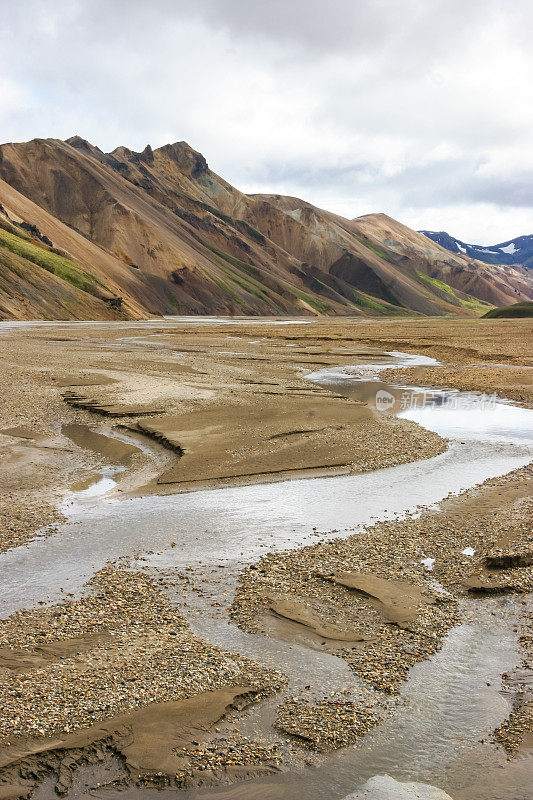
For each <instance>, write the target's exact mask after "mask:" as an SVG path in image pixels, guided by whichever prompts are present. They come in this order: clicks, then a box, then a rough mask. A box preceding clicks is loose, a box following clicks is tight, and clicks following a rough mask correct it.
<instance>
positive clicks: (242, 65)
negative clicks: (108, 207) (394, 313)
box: [0, 0, 533, 244]
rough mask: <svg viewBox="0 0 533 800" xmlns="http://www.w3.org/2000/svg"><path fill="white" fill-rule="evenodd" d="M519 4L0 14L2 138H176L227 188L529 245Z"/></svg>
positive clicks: (160, 6)
mask: <svg viewBox="0 0 533 800" xmlns="http://www.w3.org/2000/svg"><path fill="white" fill-rule="evenodd" d="M532 29H533V3H532V2H530V0H513V2H512V3H510V2H507V0H505V1H502V0H431V2H428V0H329V1H328V2H325V1H324V0H192V2H191V0H186V1H185V0H149V2H147V0H142V1H141V0H127V2H126V1H125V0H124V1H123V0H45V1H42V2H37V1H36V0H18V2H13V0H0V139H1V140H2V141H24V140H27V139H32V138H34V137H47V136H52V137H57V138H61V139H64V138H67V137H69V136H71V135H73V134H74V133H77V134H79V135H81V136H83V137H84V138H86V139H89V140H90V141H91V142H93V143H94V144H97V145H98V146H99V147H101V148H102V149H103V150H111V149H113V148H114V147H116V146H117V145H119V144H124V145H127V146H128V147H130V148H132V149H134V150H141V149H143V148H144V146H145V145H146V144H147V143H148V142H149V143H150V144H151V145H152V146H153V147H156V146H159V145H161V144H164V143H166V142H172V141H177V140H181V139H185V140H186V141H187V142H189V144H190V145H192V146H193V147H194V148H195V149H197V150H200V151H201V152H202V153H203V154H204V155H205V156H206V158H207V160H208V162H209V165H210V166H211V168H212V169H214V170H215V171H216V172H218V173H219V174H221V175H222V176H223V177H225V178H226V179H227V180H229V181H230V182H231V183H233V184H235V185H236V186H237V187H238V188H240V189H242V190H244V191H250V192H252V191H253V192H261V191H265V192H266V191H268V192H280V193H287V194H294V195H298V196H300V197H304V198H305V199H307V200H310V201H311V202H313V203H315V204H317V205H320V206H322V207H325V208H328V209H330V210H332V211H336V212H338V213H341V214H344V215H345V216H348V217H355V216H358V215H359V214H365V213H368V212H372V211H384V212H386V213H388V214H390V215H391V216H393V217H395V218H397V219H399V220H401V221H402V222H405V223H406V224H408V225H410V226H412V227H413V228H428V229H434V230H443V229H444V230H448V231H449V232H450V233H453V234H454V235H456V236H458V237H459V238H461V239H463V240H465V241H467V242H474V243H483V244H494V243H496V242H501V241H504V240H506V239H509V238H511V237H514V236H517V235H520V234H524V233H533V136H532V132H533V103H532V102H531V87H532V86H533V55H532V52H533V51H532V48H531V40H530V36H531V31H532Z"/></svg>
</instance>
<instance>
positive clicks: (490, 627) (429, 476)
mask: <svg viewBox="0 0 533 800" xmlns="http://www.w3.org/2000/svg"><path fill="white" fill-rule="evenodd" d="M416 363H421V364H427V363H436V362H434V361H433V360H432V359H427V358H424V357H420V358H418V357H413V356H408V355H406V354H403V353H397V352H393V353H390V354H388V357H387V359H386V360H380V361H379V364H375V365H371V364H370V365H369V364H365V365H364V366H354V367H353V368H349V369H348V368H343V369H326V370H322V371H320V372H318V373H313V374H312V375H309V376H308V379H309V380H312V381H314V382H316V383H319V384H321V385H323V386H329V387H331V388H334V390H335V391H336V392H339V393H344V394H347V395H349V396H354V397H356V398H357V399H363V400H364V401H365V402H367V403H369V404H371V405H373V407H375V408H377V409H378V411H380V410H383V411H389V412H392V413H397V414H398V416H400V417H405V418H407V419H411V420H413V421H415V422H418V423H419V424H420V425H422V426H424V427H426V428H428V429H430V430H432V431H435V432H437V433H439V434H440V435H442V436H444V437H446V438H448V439H449V446H448V448H447V450H446V452H444V453H442V454H441V455H438V456H436V457H434V458H431V459H427V460H424V461H418V462H414V463H412V464H406V465H402V466H398V467H392V468H389V469H383V470H379V471H376V472H373V473H366V474H361V475H342V476H330V477H316V478H307V479H297V480H289V481H284V482H279V483H271V484H258V485H251V486H238V487H230V488H222V489H211V490H202V491H197V492H191V493H187V494H175V495H171V496H167V497H159V496H157V497H152V496H150V497H145V498H134V499H125V500H120V499H117V497H116V493H113V491H111V492H109V491H108V490H112V489H113V487H114V485H115V483H114V480H113V477H112V476H111V475H108V476H103V478H102V480H103V481H104V483H103V484H102V483H100V484H99V486H98V489H97V491H95V490H94V487H93V488H92V489H90V490H88V491H85V492H83V491H81V492H78V493H73V494H72V495H71V496H70V497H69V498H68V500H67V501H66V503H65V506H64V511H65V513H66V514H67V517H68V521H67V523H66V524H65V525H64V526H62V529H61V530H60V532H59V533H58V534H56V535H53V536H51V537H49V538H45V539H39V538H37V539H35V540H34V541H33V542H31V543H30V544H29V546H27V547H21V548H17V549H14V550H11V551H9V552H7V553H4V554H2V555H0V569H1V574H2V588H3V592H2V595H3V596H2V601H1V614H2V616H7V615H9V614H10V613H12V612H13V611H15V610H17V609H19V608H23V607H29V606H31V605H33V604H36V603H37V602H39V601H43V600H44V601H46V602H54V601H57V600H59V599H61V596H62V593H61V591H60V590H61V588H63V589H64V590H65V591H69V592H73V593H78V592H80V591H81V590H82V589H83V586H84V584H85V583H86V581H87V580H88V579H89V578H90V577H91V575H93V574H94V572H95V571H97V570H98V569H99V568H101V567H102V566H103V565H104V564H105V563H106V562H107V561H110V560H114V559H116V558H119V557H120V556H128V555H142V556H143V558H144V561H143V566H145V567H156V568H165V569H169V568H181V567H183V566H186V565H192V566H195V565H197V566H198V568H201V569H202V570H207V571H209V570H212V571H218V573H217V574H219V575H221V576H222V578H224V576H226V580H227V581H228V582H229V583H228V585H231V582H232V580H234V575H235V572H236V571H237V570H238V569H240V568H241V567H242V566H244V565H246V564H247V563H250V562H252V561H254V560H256V559H257V558H259V557H260V556H261V555H263V554H264V553H265V552H268V551H269V550H270V551H273V550H281V549H286V548H288V547H297V546H300V545H303V544H309V543H312V542H315V541H316V538H314V536H313V533H315V532H316V531H320V532H321V535H322V538H323V539H326V538H328V536H342V535H349V534H351V533H353V532H354V531H357V530H358V529H360V528H361V527H362V526H364V525H367V524H371V523H374V522H376V521H378V520H393V519H396V518H399V517H402V516H403V515H406V514H410V513H416V511H417V509H419V508H420V507H426V506H432V505H435V504H437V503H438V502H439V501H441V500H443V499H444V498H445V497H447V496H448V495H449V494H450V493H454V494H456V493H460V492H463V491H465V490H467V489H469V488H471V487H473V486H475V485H477V484H479V483H481V482H483V481H484V480H486V479H488V478H492V477H496V476H500V475H504V474H506V473H508V472H510V471H512V470H514V469H516V468H518V467H521V466H524V465H526V464H528V463H529V462H530V461H531V460H533V411H530V410H527V409H523V408H520V407H519V406H517V405H515V404H513V403H512V402H510V401H509V402H505V401H502V400H496V399H495V398H487V397H485V396H482V395H479V394H476V393H458V392H448V391H436V390H431V391H430V390H425V389H423V388H414V387H401V386H390V385H388V384H386V383H383V381H381V380H380V372H381V371H382V369H383V368H384V367H386V366H388V365H391V366H401V365H407V366H410V365H415V364H416ZM173 541H175V542H179V547H175V548H173V547H171V546H170V543H171V542H173ZM428 547H429V549H428V552H427V554H426V556H427V558H428V559H438V557H439V554H438V553H433V552H432V551H431V549H430V546H428ZM424 568H425V567H424V565H423V564H421V565H420V569H421V570H423V569H424ZM469 607H470V608H471V614H470V615H469V620H468V621H467V622H465V623H464V624H462V625H461V626H460V627H458V628H456V629H454V630H452V632H451V633H450V634H449V635H448V637H447V639H446V642H445V645H444V647H443V649H442V650H441V651H440V652H438V653H437V654H435V655H434V656H433V657H432V658H431V659H429V660H428V661H426V662H424V663H422V664H418V665H417V666H416V667H415V668H414V669H413V670H412V672H411V674H410V677H409V679H408V681H407V682H406V683H405V685H404V687H403V689H402V699H403V700H405V707H404V708H402V710H401V711H399V712H397V713H394V714H392V715H391V716H390V717H389V718H388V719H387V720H386V721H385V723H384V724H383V725H381V726H380V727H379V728H378V729H376V730H375V731H374V732H371V733H369V734H368V735H367V736H366V737H364V739H363V740H361V742H360V743H358V744H357V745H356V746H355V747H350V748H347V749H345V750H342V751H340V752H337V753H336V754H333V755H331V756H328V757H327V758H326V759H325V760H324V761H323V763H322V765H321V766H320V767H318V768H316V769H312V770H307V771H305V772H304V773H302V774H296V773H295V774H290V773H289V774H286V775H281V776H277V777H275V778H270V779H268V780H266V779H265V780H263V781H258V782H257V781H256V782H254V784H253V785H251V784H246V785H242V786H239V787H232V788H231V789H228V788H220V789H218V790H211V791H210V792H207V790H203V791H201V792H195V793H182V794H180V795H179V796H181V797H183V798H191V800H192V798H194V799H195V800H200V798H205V797H207V796H208V795H209V796H212V797H213V798H215V797H219V798H240V797H242V798H247V797H250V798H251V797H257V798H260V797H261V798H263V797H264V798H273V799H274V798H287V800H322V798H323V800H334V798H341V797H344V796H346V795H347V794H348V793H350V792H352V791H354V790H355V789H356V788H357V786H358V785H360V784H361V783H362V782H364V781H365V780H366V779H367V778H368V777H370V776H372V775H375V774H383V773H385V772H386V773H388V774H390V775H392V776H394V777H396V778H398V779H400V780H422V781H427V782H429V783H433V784H435V785H437V786H440V787H441V788H443V789H445V790H446V791H448V792H450V794H451V795H452V797H454V800H467V798H468V800H513V799H514V800H528V798H529V794H528V790H529V789H528V774H529V777H530V775H531V772H530V770H531V767H532V764H533V762H532V760H531V759H530V758H519V759H517V760H515V761H514V762H512V763H507V762H506V761H505V757H504V755H503V754H502V751H501V750H496V748H494V747H493V748H491V749H490V752H489V751H488V748H487V746H484V747H481V745H480V744H479V740H480V739H482V738H486V737H487V736H488V735H489V734H490V732H491V730H492V729H493V728H494V727H495V726H496V725H498V724H499V723H500V722H502V721H503V720H504V719H505V717H506V716H507V715H508V713H509V699H508V698H505V697H504V696H503V695H502V694H501V692H500V686H501V683H500V674H501V672H503V671H506V670H510V669H512V668H513V667H514V666H515V665H516V664H517V663H518V662H519V660H520V656H519V651H518V643H517V641H516V634H515V633H513V632H512V625H511V624H510V620H512V619H513V618H514V616H515V615H516V613H517V609H516V607H515V604H514V602H513V601H512V600H510V599H507V598H503V599H499V600H488V601H482V602H480V601H469ZM190 622H191V625H192V627H193V629H194V630H195V631H197V632H198V633H199V634H201V635H202V636H204V637H205V638H207V639H209V640H211V641H213V642H215V643H216V644H219V645H222V646H224V647H226V648H228V649H230V650H239V651H240V652H242V653H244V654H247V655H251V656H253V657H255V658H257V659H259V660H261V661H262V662H263V663H265V664H269V665H272V666H275V667H276V668H278V669H281V670H285V671H286V672H287V674H288V675H289V677H290V678H291V685H292V688H293V689H297V688H298V687H299V686H301V684H302V683H303V682H304V681H305V682H307V683H309V682H310V680H314V681H315V682H316V681H317V680H320V681H322V682H323V680H329V681H330V682H331V686H332V687H333V688H335V687H336V686H337V685H339V686H341V685H346V684H347V683H349V682H354V681H355V678H354V676H353V675H352V673H351V672H350V671H349V670H348V667H347V665H346V664H345V662H344V661H341V660H340V659H337V658H335V657H334V656H329V655H324V654H320V653H316V652H314V651H309V650H307V649H306V648H303V647H299V646H297V645H291V646H289V645H286V644H284V643H281V642H276V641H274V640H271V639H267V638H265V637H261V636H250V635H248V634H245V633H243V632H241V631H239V630H238V629H237V628H236V627H235V626H233V625H230V624H229V623H228V622H227V620H226V619H225V618H224V617H223V616H221V617H220V618H218V619H217V618H216V617H210V618H207V616H206V615H205V614H203V613H202V609H201V607H199V608H198V609H196V613H195V612H194V610H193V611H192V612H191V619H190ZM275 702H279V699H278V701H275V700H274V701H267V702H266V704H265V707H264V708H263V709H262V710H261V711H259V712H258V711H255V710H253V711H252V712H251V713H250V715H249V719H248V721H245V722H244V729H245V730H249V731H250V732H251V733H252V732H254V731H256V730H259V729H260V728H261V726H262V725H264V724H265V720H268V719H269V714H270V715H271V714H272V710H273V707H274V706H273V704H275ZM269 703H270V710H269ZM241 727H242V726H241ZM152 795H153V796H154V797H158V798H162V797H166V796H169V797H170V796H173V797H176V793H175V792H170V791H165V792H162V793H158V794H157V795H156V794H155V792H153V793H151V792H149V791H148V790H143V791H142V792H140V793H139V790H133V789H131V790H126V791H123V792H120V793H119V794H117V795H116V796H117V798H118V797H120V798H122V800H128V798H140V797H143V798H148V797H152ZM112 796H114V795H111V794H110V793H109V792H107V793H103V792H102V794H98V793H96V794H95V793H92V794H91V797H102V798H104V797H107V798H111V797H112Z"/></svg>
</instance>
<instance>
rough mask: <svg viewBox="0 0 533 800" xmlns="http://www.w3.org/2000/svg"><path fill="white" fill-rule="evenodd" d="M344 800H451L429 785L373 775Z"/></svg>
mask: <svg viewBox="0 0 533 800" xmlns="http://www.w3.org/2000/svg"><path fill="white" fill-rule="evenodd" d="M344 800H452V798H451V797H450V795H449V794H446V792H444V791H443V790H442V789H438V788H437V787H436V786H430V785H429V783H401V782H400V781H395V780H394V778H391V777H390V775H374V777H373V778H370V779H369V780H368V781H367V782H366V783H364V784H363V785H362V786H361V787H359V789H358V790H357V792H355V794H350V795H348V796H347V797H346V798H345V799H344Z"/></svg>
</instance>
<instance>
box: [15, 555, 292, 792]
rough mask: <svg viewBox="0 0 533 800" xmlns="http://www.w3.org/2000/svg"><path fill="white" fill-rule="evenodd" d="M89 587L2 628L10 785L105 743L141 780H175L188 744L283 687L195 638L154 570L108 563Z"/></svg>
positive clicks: (252, 664)
mask: <svg viewBox="0 0 533 800" xmlns="http://www.w3.org/2000/svg"><path fill="white" fill-rule="evenodd" d="M88 590H89V593H88V594H87V596H84V597H82V598H80V599H77V600H70V601H67V602H65V603H61V604H57V605H55V606H52V607H50V608H46V609H41V610H36V611H21V612H18V613H17V614H14V615H13V616H12V617H10V618H9V619H8V620H5V621H4V622H3V623H2V624H1V626H0V641H1V643H2V646H1V647H0V692H1V694H2V698H3V701H2V709H1V712H0V774H1V778H0V787H1V786H2V785H3V786H4V787H5V786H6V785H10V784H12V783H13V782H15V783H16V784H20V785H25V784H24V780H23V778H24V774H27V772H28V764H30V763H33V764H34V767H35V771H36V774H38V775H41V776H42V775H43V774H45V773H46V771H47V769H48V770H51V769H53V768H54V765H56V766H57V763H59V761H60V760H61V758H63V757H64V755H65V752H66V751H74V750H76V751H81V750H83V749H84V748H88V747H94V746H95V745H96V744H98V743H100V744H102V743H104V744H105V747H106V749H107V750H108V751H109V753H115V754H119V755H121V756H122V757H123V758H124V759H125V762H126V764H127V767H128V770H129V772H130V773H131V774H132V776H134V778H135V779H136V780H137V779H138V778H139V776H141V777H142V778H143V779H150V780H151V779H154V777H155V780H156V782H158V780H159V782H161V780H163V782H164V781H170V780H174V777H175V775H176V773H178V772H184V774H186V773H187V768H188V762H187V760H186V759H185V758H184V757H183V756H182V757H181V758H180V757H178V756H177V755H176V752H175V751H176V749H177V748H183V747H188V746H191V745H192V744H193V743H194V740H196V739H200V738H202V737H204V738H205V736H206V734H207V733H208V731H209V729H210V728H211V727H212V725H213V724H214V723H215V722H217V721H218V720H219V719H221V718H222V717H224V716H226V715H227V713H228V712H229V711H230V710H231V709H234V708H236V707H238V706H242V705H243V703H248V702H251V701H252V700H253V699H254V698H256V697H261V696H265V695H268V694H270V693H272V692H275V691H277V690H279V688H280V687H281V686H282V685H283V678H282V676H281V675H279V674H276V673H273V672H271V671H268V670H266V669H264V668H262V667H260V666H259V665H258V664H257V663H255V662H253V661H251V660H249V659H246V658H244V657H242V656H237V655H233V654H231V653H227V652H224V651H222V650H220V649H219V648H217V647H214V646H212V645H209V644H207V643H205V642H202V641H201V640H199V639H198V638H197V637H195V636H193V635H192V634H191V632H190V631H189V628H188V626H187V624H186V622H185V620H184V619H183V617H182V616H181V615H180V614H179V613H178V612H177V611H176V610H175V609H173V608H172V606H171V605H170V603H169V601H168V600H167V599H166V597H165V595H164V594H163V593H162V592H161V591H160V589H159V588H158V586H157V584H156V583H155V581H154V580H152V579H151V578H149V577H147V576H146V575H142V574H140V573H133V572H129V571H125V570H120V569H115V568H112V567H108V568H106V569H104V570H102V571H100V572H99V573H97V574H96V576H95V577H94V578H93V579H92V580H91V581H90V583H89V585H88ZM58 753H60V754H61V758H59V757H58ZM158 773H161V774H160V775H159V776H158ZM21 782H22V783H21Z"/></svg>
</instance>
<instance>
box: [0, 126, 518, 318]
mask: <svg viewBox="0 0 533 800" xmlns="http://www.w3.org/2000/svg"><path fill="white" fill-rule="evenodd" d="M0 204H1V206H2V209H0V212H1V213H0V316H1V317H2V318H5V319H10V318H15V319H26V318H41V317H44V318H66V319H84V318H104V319H105V318H115V317H117V316H123V317H128V318H140V317H146V316H150V315H154V314H156V315H160V314H252V315H258V314H259V315H271V314H281V315H284V314H293V315H310V314H313V315H317V314H331V315H351V316H365V315H383V316H393V315H406V314H413V313H415V314H423V315H431V316H434V315H443V314H457V315H460V316H472V315H477V314H481V313H484V312H486V311H487V310H488V309H489V308H490V307H492V306H499V305H508V304H510V303H512V302H516V301H519V300H528V299H533V280H532V278H531V276H530V275H529V274H528V273H527V271H525V270H523V269H521V268H514V267H511V266H508V267H505V268H502V267H499V266H498V267H492V266H488V265H486V264H483V263H481V262H480V261H473V260H472V259H471V258H469V257H467V256H465V255H464V254H452V253H450V252H449V251H448V250H446V249H444V248H443V247H441V246H440V245H439V244H437V243H434V242H432V241H431V240H429V239H428V238H427V237H426V236H424V235H422V234H420V233H417V232H415V231H413V230H411V229H410V228H408V227H406V226H404V225H402V224H401V223H399V222H396V221H395V220H393V219H391V218H390V217H387V216H386V215H384V214H369V215H365V216H362V217H358V218H356V219H354V220H348V219H345V218H343V217H341V216H339V215H336V214H332V213H330V212H327V211H324V210H322V209H319V208H317V207H315V206H313V205H311V204H310V203H307V202H305V201H303V200H300V199H298V198H294V197H285V196H280V195H246V194H243V193H242V192H240V191H239V190H238V189H236V188H235V187H233V186H231V185H230V184H229V183H227V182H226V181H225V180H224V179H223V178H221V177H220V176H218V175H216V173H214V172H212V171H211V170H210V169H209V166H208V164H207V161H206V159H205V158H204V156H203V155H202V154H201V153H198V152H197V151H195V150H194V149H193V148H191V147H190V146H189V145H188V144H187V143H186V142H175V143H173V144H167V145H164V146H163V147H160V148H156V149H152V148H151V147H150V146H149V145H148V146H147V147H146V148H145V149H144V150H143V151H142V152H139V153H136V152H134V151H132V150H130V149H128V148H126V147H118V148H116V149H115V150H114V151H112V152H111V153H104V152H103V151H102V150H100V149H99V148H98V147H95V146H94V145H92V144H91V143H89V142H88V141H86V140H85V139H82V138H81V137H79V136H74V137H72V138H71V139H69V140H67V141H60V140H57V139H34V140H32V141H30V142H25V143H19V144H13V143H10V144H4V145H2V146H1V147H0ZM36 248H37V251H40V252H36ZM43 254H44V255H43ZM58 259H62V261H58ZM44 262H46V265H45V266H43V264H44Z"/></svg>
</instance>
